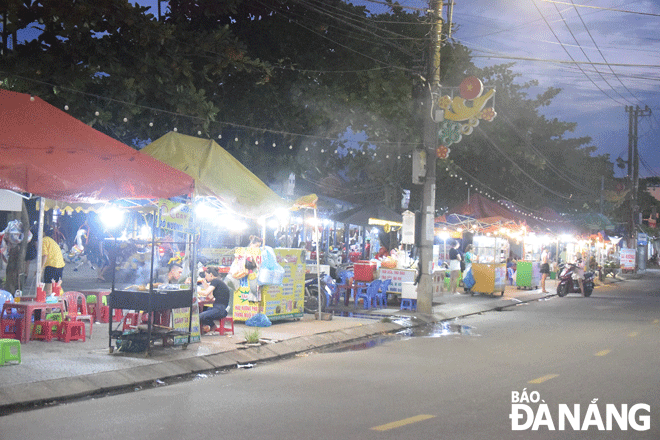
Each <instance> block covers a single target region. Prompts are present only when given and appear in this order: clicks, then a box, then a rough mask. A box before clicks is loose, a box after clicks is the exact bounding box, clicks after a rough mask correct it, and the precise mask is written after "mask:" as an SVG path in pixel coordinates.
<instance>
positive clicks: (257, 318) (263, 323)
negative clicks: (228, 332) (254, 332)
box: [245, 313, 272, 327]
mask: <svg viewBox="0 0 660 440" xmlns="http://www.w3.org/2000/svg"><path fill="white" fill-rule="evenodd" d="M245 325H247V326H250V327H270V326H271V325H272V322H270V319H268V316H266V315H264V314H263V313H257V314H256V315H254V316H253V317H251V318H249V319H248V320H247V321H245Z"/></svg>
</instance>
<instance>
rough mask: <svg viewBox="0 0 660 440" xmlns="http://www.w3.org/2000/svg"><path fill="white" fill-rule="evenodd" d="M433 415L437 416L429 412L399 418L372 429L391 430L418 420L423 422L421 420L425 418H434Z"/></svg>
mask: <svg viewBox="0 0 660 440" xmlns="http://www.w3.org/2000/svg"><path fill="white" fill-rule="evenodd" d="M433 417H435V416H432V415H429V414H420V415H418V416H414V417H409V418H407V419H403V420H398V421H396V422H392V423H386V424H384V425H380V426H374V427H373V428H371V429H372V430H373V431H387V430H390V429H394V428H399V427H401V426H405V425H410V424H411V423H417V422H421V421H424V420H428V419H432V418H433Z"/></svg>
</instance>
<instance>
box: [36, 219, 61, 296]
mask: <svg viewBox="0 0 660 440" xmlns="http://www.w3.org/2000/svg"><path fill="white" fill-rule="evenodd" d="M41 261H42V263H41V264H42V267H41V268H42V269H43V272H44V290H45V291H46V295H50V294H51V293H53V283H54V282H55V283H57V282H60V281H62V272H63V271H64V257H63V256H62V249H60V247H59V245H58V244H57V243H56V242H55V240H53V230H52V229H48V230H46V231H44V241H43V243H42V245H41Z"/></svg>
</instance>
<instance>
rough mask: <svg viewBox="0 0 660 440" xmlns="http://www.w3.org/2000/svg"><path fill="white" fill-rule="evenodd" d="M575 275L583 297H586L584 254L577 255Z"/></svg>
mask: <svg viewBox="0 0 660 440" xmlns="http://www.w3.org/2000/svg"><path fill="white" fill-rule="evenodd" d="M573 273H574V274H575V278H577V280H578V284H579V285H580V292H581V293H582V296H584V282H583V280H584V263H583V262H582V253H581V252H578V253H577V254H575V269H574V271H573Z"/></svg>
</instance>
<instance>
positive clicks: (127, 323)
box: [105, 312, 142, 331]
mask: <svg viewBox="0 0 660 440" xmlns="http://www.w3.org/2000/svg"><path fill="white" fill-rule="evenodd" d="M123 321H124V323H123V325H122V327H121V330H122V331H126V330H132V329H134V328H135V327H137V326H138V324H141V323H142V312H129V313H127V314H126V316H125V317H124V319H123ZM105 322H108V321H105Z"/></svg>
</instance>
